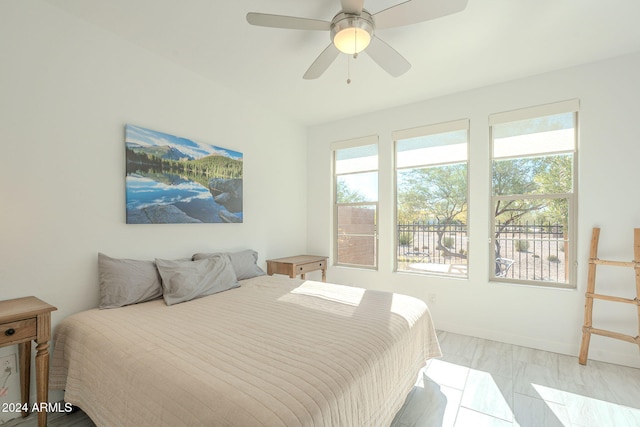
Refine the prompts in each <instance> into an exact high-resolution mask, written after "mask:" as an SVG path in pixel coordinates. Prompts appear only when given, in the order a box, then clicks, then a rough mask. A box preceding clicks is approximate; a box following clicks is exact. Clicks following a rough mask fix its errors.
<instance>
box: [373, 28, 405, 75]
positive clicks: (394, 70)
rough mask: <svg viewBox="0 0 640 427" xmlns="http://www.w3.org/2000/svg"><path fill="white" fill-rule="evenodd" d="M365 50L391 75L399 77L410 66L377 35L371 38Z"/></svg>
mask: <svg viewBox="0 0 640 427" xmlns="http://www.w3.org/2000/svg"><path fill="white" fill-rule="evenodd" d="M365 52H366V53H367V54H368V55H369V56H370V57H371V59H373V60H374V61H375V62H376V63H377V64H378V65H379V66H380V67H382V69H383V70H385V71H386V72H387V73H389V74H391V75H392V76H393V77H399V76H401V75H403V74H404V73H406V72H407V71H409V69H410V68H411V64H410V63H409V61H407V60H406V59H405V58H404V57H403V56H402V55H400V54H399V53H398V51H396V50H395V49H394V48H392V47H391V46H389V45H388V44H386V43H385V42H383V41H382V40H380V39H379V38H378V37H375V36H374V37H372V38H371V43H370V44H369V46H367V48H366V49H365Z"/></svg>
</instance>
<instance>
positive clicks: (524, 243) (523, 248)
mask: <svg viewBox="0 0 640 427" xmlns="http://www.w3.org/2000/svg"><path fill="white" fill-rule="evenodd" d="M528 250H529V241H528V240H516V251H518V252H527V251H528Z"/></svg>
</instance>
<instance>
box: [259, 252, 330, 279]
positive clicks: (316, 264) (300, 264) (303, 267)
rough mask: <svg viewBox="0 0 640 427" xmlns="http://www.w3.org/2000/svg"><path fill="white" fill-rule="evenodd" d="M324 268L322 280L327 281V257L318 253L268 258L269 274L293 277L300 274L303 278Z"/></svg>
mask: <svg viewBox="0 0 640 427" xmlns="http://www.w3.org/2000/svg"><path fill="white" fill-rule="evenodd" d="M317 270H322V281H323V282H326V281H327V257H326V256H317V255H297V256H292V257H286V258H278V259H269V260H267V274H268V275H269V276H271V275H273V274H286V275H287V276H289V277H291V278H292V279H293V278H295V277H296V276H297V275H298V274H300V277H301V278H302V279H304V278H305V274H306V273H309V272H311V271H317Z"/></svg>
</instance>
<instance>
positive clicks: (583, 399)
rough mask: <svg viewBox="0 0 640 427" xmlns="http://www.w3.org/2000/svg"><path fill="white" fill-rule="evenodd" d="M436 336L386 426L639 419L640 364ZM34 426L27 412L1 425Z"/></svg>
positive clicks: (605, 426) (633, 426)
mask: <svg viewBox="0 0 640 427" xmlns="http://www.w3.org/2000/svg"><path fill="white" fill-rule="evenodd" d="M438 337H439V339H440V345H441V347H442V352H443V353H444V356H443V357H442V358H440V359H434V360H431V361H430V362H429V364H428V365H427V367H426V368H425V369H424V370H423V372H422V373H421V374H420V376H419V377H418V380H417V382H416V386H415V387H414V388H413V390H412V391H411V393H410V394H409V396H408V397H407V401H406V402H405V405H404V406H403V407H402V409H401V410H400V411H399V412H398V415H397V416H396V418H395V419H394V421H393V423H392V427H414V426H415V427H436V426H437V427H441V426H453V427H484V426H487V427H493V426H498V427H501V426H510V427H556V426H564V427H639V426H640V369H634V368H628V367H624V366H618V365H612V364H609V363H603V362H597V361H593V360H589V361H588V364H587V366H582V365H579V364H578V359H577V358H576V357H570V356H565V355H561V354H556V353H549V352H547V351H541V350H534V349H530V348H525V347H519V346H516V345H511V344H504V343H500V342H496V341H488V340H484V339H480V338H474V337H468V336H464V335H457V334H452V333H449V332H438ZM638 357H640V354H639V355H638ZM36 425H37V422H36V418H35V417H34V416H33V415H31V416H29V417H28V418H26V419H20V420H12V421H10V422H9V423H7V424H6V427H35V426H36ZM49 425H50V426H60V427H65V426H75V427H93V426H94V424H93V423H92V422H91V420H90V419H89V418H88V417H87V416H86V415H85V414H84V413H83V412H82V411H78V412H76V413H74V414H71V415H66V414H51V416H50V422H49ZM3 427H4V426H3Z"/></svg>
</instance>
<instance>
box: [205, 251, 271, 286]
mask: <svg viewBox="0 0 640 427" xmlns="http://www.w3.org/2000/svg"><path fill="white" fill-rule="evenodd" d="M220 255H226V256H228V257H229V259H230V260H231V265H232V266H233V270H234V271H235V273H236V276H237V277H238V280H245V279H251V278H252V277H257V276H264V275H265V274H266V273H265V272H264V271H263V270H262V269H261V268H260V267H258V264H257V263H258V252H256V251H254V250H251V249H247V250H244V251H240V252H221V253H213V254H203V253H201V254H195V255H194V256H193V260H194V261H196V260H200V259H207V258H211V257H216V256H220Z"/></svg>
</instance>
